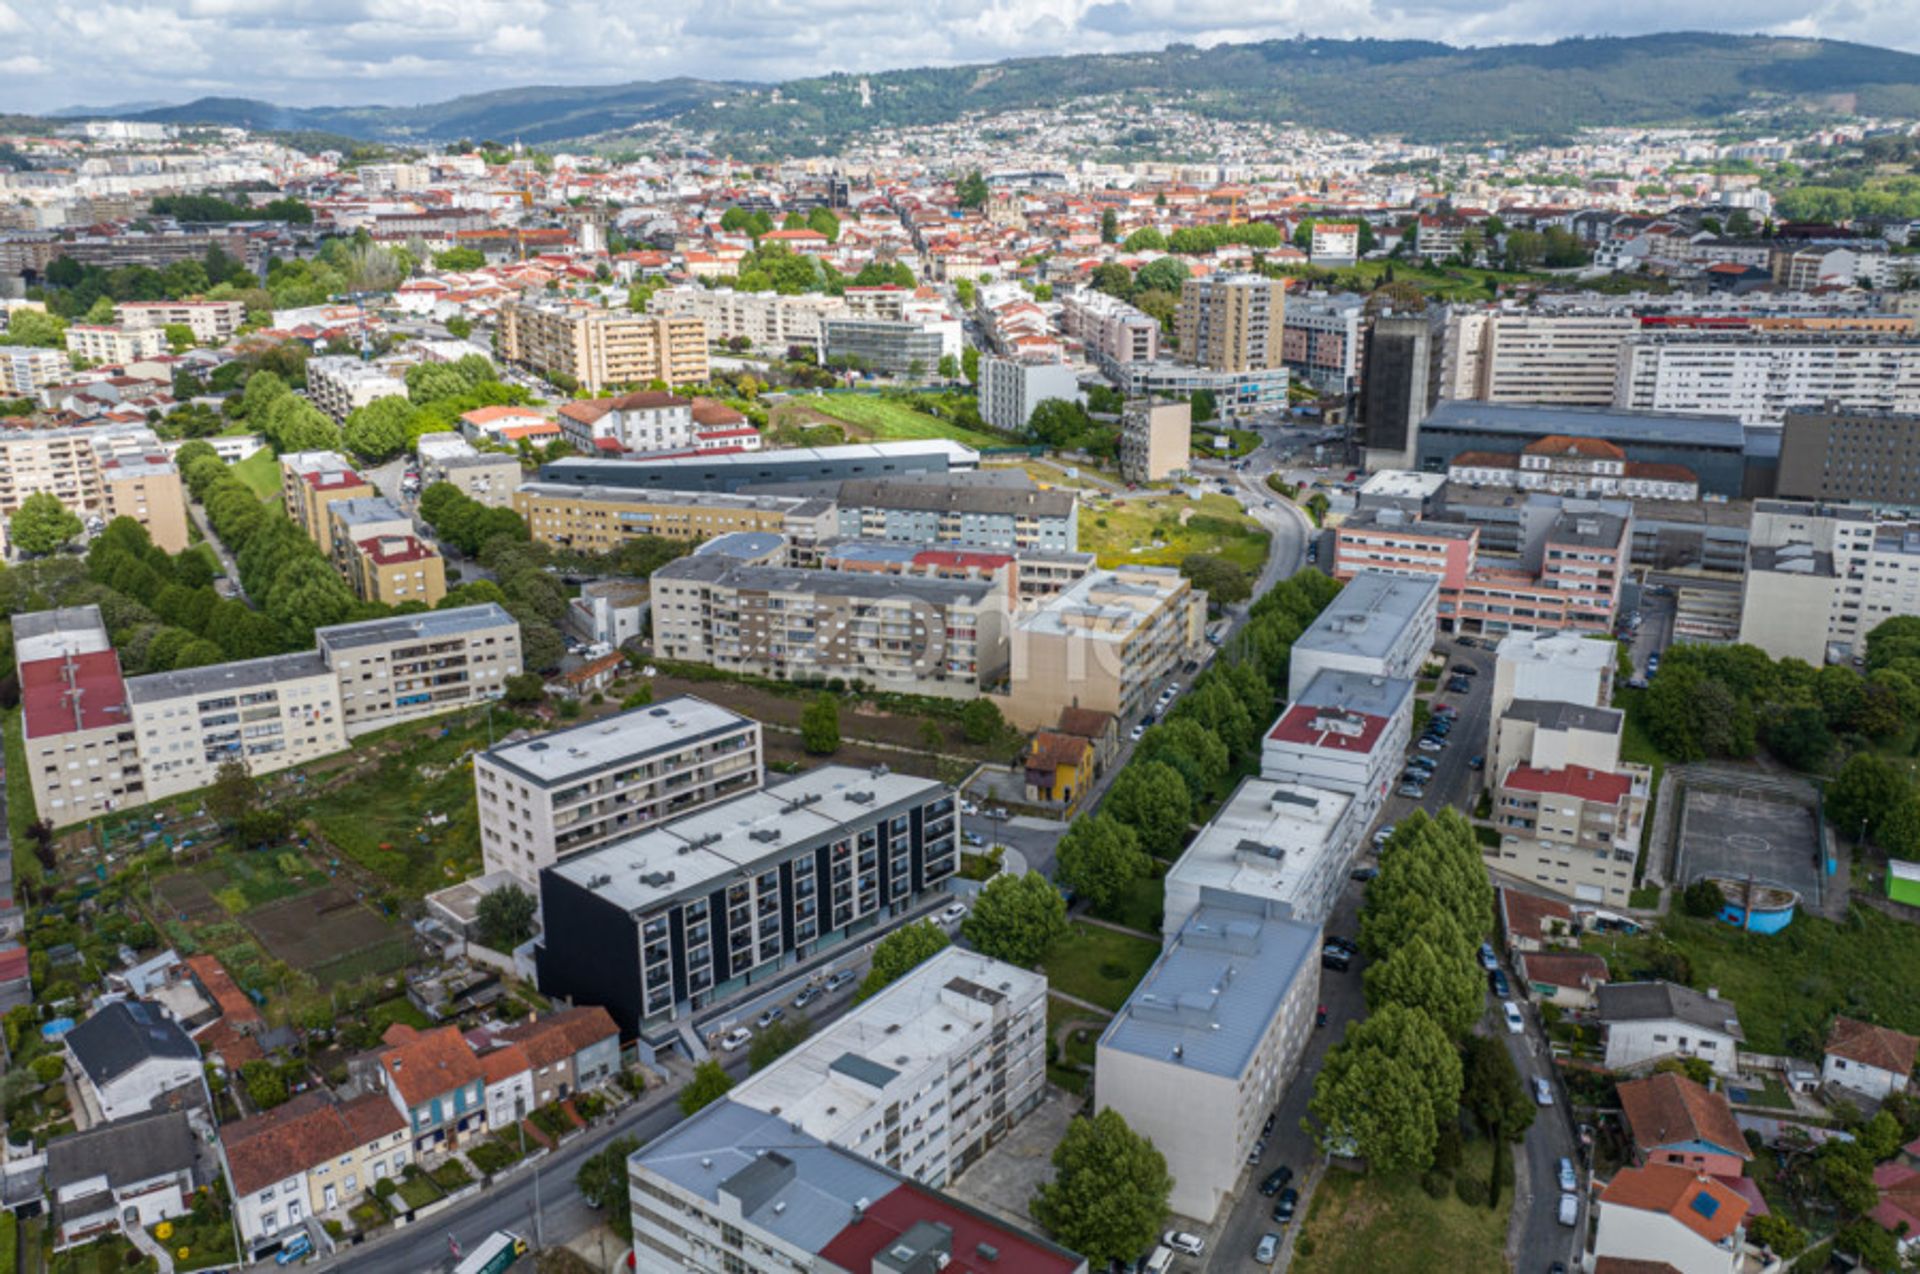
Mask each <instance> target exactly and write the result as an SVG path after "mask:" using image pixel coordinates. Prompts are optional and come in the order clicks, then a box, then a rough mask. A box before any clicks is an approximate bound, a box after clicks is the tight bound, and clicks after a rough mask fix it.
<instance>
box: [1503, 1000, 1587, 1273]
mask: <svg viewBox="0 0 1920 1274" xmlns="http://www.w3.org/2000/svg"><path fill="white" fill-rule="evenodd" d="M1508 976H1509V977H1512V970H1511V969H1509V970H1508ZM1521 1013H1522V1015H1523V1016H1524V1017H1525V1018H1526V1022H1527V1029H1526V1032H1525V1033H1524V1034H1521V1035H1515V1034H1512V1033H1511V1032H1509V1031H1508V1030H1507V1028H1506V1025H1505V1023H1504V1020H1502V1019H1496V1020H1495V1023H1494V1029H1495V1030H1497V1031H1499V1032H1501V1034H1502V1035H1503V1036H1504V1037H1505V1039H1506V1042H1507V1052H1508V1053H1509V1055H1511V1056H1512V1058H1513V1065H1514V1069H1516V1070H1518V1071H1519V1072H1520V1083H1521V1085H1522V1086H1523V1087H1525V1088H1526V1090H1527V1093H1528V1095H1529V1096H1532V1094H1533V1087H1534V1080H1535V1079H1536V1078H1544V1079H1546V1080H1547V1082H1548V1084H1550V1085H1551V1086H1552V1089H1553V1105H1552V1106H1550V1107H1539V1108H1536V1110H1535V1113H1534V1119H1533V1126H1532V1127H1531V1128H1529V1129H1527V1140H1526V1145H1525V1149H1524V1154H1523V1155H1522V1158H1523V1159H1524V1160H1525V1163H1524V1173H1522V1172H1520V1171H1516V1172H1515V1174H1514V1196H1513V1207H1514V1211H1515V1212H1516V1213H1517V1214H1518V1215H1519V1220H1518V1221H1517V1223H1516V1224H1517V1227H1518V1237H1519V1244H1518V1248H1519V1252H1518V1255H1519V1264H1518V1266H1517V1269H1518V1271H1519V1272H1520V1274H1535V1272H1538V1271H1544V1270H1545V1269H1546V1268H1547V1267H1548V1266H1549V1265H1551V1264H1552V1263H1553V1262H1554V1261H1564V1262H1566V1263H1567V1268H1568V1269H1572V1268H1573V1267H1574V1258H1575V1256H1576V1255H1577V1253H1576V1251H1575V1243H1576V1238H1577V1236H1579V1235H1580V1234H1582V1233H1584V1228H1583V1227H1582V1226H1580V1225H1574V1226H1571V1227H1569V1226H1564V1225H1561V1224H1560V1181H1559V1164H1560V1160H1562V1159H1571V1160H1573V1162H1574V1173H1575V1177H1576V1180H1577V1182H1578V1183H1579V1184H1580V1185H1582V1186H1584V1184H1585V1182H1586V1173H1585V1172H1584V1171H1583V1170H1582V1168H1581V1166H1580V1159H1579V1156H1577V1155H1576V1154H1575V1153H1574V1145H1575V1140H1574V1130H1573V1120H1572V1117H1571V1114H1570V1107H1569V1106H1568V1104H1567V1090H1566V1087H1565V1086H1564V1085H1563V1084H1561V1083H1560V1081H1559V1077H1558V1075H1557V1074H1556V1073H1555V1070H1554V1067H1553V1064H1552V1061H1551V1059H1550V1057H1549V1055H1548V1051H1547V1040H1546V1035H1545V1034H1544V1032H1542V1030H1541V1029H1540V1018H1539V1014H1538V1013H1536V1012H1535V1011H1534V1010H1533V1009H1532V1007H1530V1006H1528V1007H1523V1008H1522V1009H1521ZM1521 1166H1522V1165H1516V1168H1519V1167H1521ZM1581 1193H1582V1198H1583V1200H1584V1191H1582V1192H1581ZM1585 1210H1586V1205H1585V1203H1584V1201H1583V1202H1582V1204H1581V1211H1582V1212H1583V1213H1584V1212H1585Z"/></svg>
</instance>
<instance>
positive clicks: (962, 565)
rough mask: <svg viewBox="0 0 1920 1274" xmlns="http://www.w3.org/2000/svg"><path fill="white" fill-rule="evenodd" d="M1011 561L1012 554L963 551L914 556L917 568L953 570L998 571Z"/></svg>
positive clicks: (930, 551) (935, 552)
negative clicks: (931, 567)
mask: <svg viewBox="0 0 1920 1274" xmlns="http://www.w3.org/2000/svg"><path fill="white" fill-rule="evenodd" d="M1011 561H1013V555H1012V554H1010V553H968V552H966V551H964V550H961V549H925V550H923V551H921V552H919V553H915V554H914V555H913V564H914V565H915V566H944V567H947V568H949V569H951V570H975V571H997V570H999V569H1000V568H1001V567H1003V566H1005V565H1006V564H1007V563H1008V562H1011Z"/></svg>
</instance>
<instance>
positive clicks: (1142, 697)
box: [997, 566, 1207, 730]
mask: <svg viewBox="0 0 1920 1274" xmlns="http://www.w3.org/2000/svg"><path fill="white" fill-rule="evenodd" d="M1206 622H1207V595H1206V594H1205V593H1203V592H1199V591H1197V590H1196V589H1195V588H1194V587H1193V586H1192V585H1191V584H1190V583H1189V582H1188V581H1187V580H1186V579H1185V578H1183V577H1182V576H1181V575H1180V573H1179V572H1178V571H1177V570H1175V569H1173V568H1172V567H1167V566H1123V567H1119V568H1117V569H1115V570H1110V571H1109V570H1096V571H1094V572H1092V573H1090V574H1088V575H1087V576H1086V577H1085V578H1083V579H1081V580H1080V581H1079V582H1078V583H1076V584H1074V585H1073V586H1072V587H1071V588H1069V589H1067V590H1066V591H1065V592H1062V593H1060V594H1058V595H1057V596H1054V597H1051V598H1049V599H1047V600H1046V601H1045V602H1044V603H1043V604H1042V605H1040V606H1039V607H1038V608H1037V609H1033V610H1029V611H1026V612H1024V613H1023V614H1021V615H1020V616H1019V618H1018V620H1017V621H1016V625H1015V629H1014V634H1013V649H1012V670H1011V679H1010V683H1009V688H1008V691H1007V694H1006V695H1005V697H1004V698H1003V699H998V700H997V701H998V702H999V703H1000V710H1001V711H1002V712H1003V713H1005V714H1006V715H1007V718H1008V719H1009V720H1011V721H1013V722H1014V723H1015V724H1016V725H1018V726H1019V727H1020V728H1021V729H1023V730H1033V729H1041V728H1050V727H1051V726H1052V725H1053V724H1054V722H1056V721H1058V720H1059V718H1060V712H1061V710H1062V709H1064V708H1086V709H1090V710H1092V711H1095V712H1106V713H1111V714H1112V715H1113V716H1115V717H1116V718H1120V719H1122V720H1134V719H1136V718H1138V717H1139V716H1140V715H1142V714H1143V713H1144V712H1145V711H1146V709H1147V707H1148V704H1149V703H1150V701H1151V697H1152V695H1153V693H1154V691H1155V689H1156V688H1157V687H1158V685H1159V683H1160V681H1161V680H1162V679H1163V678H1164V677H1166V676H1168V675H1169V674H1170V673H1172V672H1173V670H1174V669H1175V668H1177V667H1179V666H1180V664H1181V663H1182V662H1184V661H1185V660H1186V659H1188V658H1190V657H1191V656H1192V654H1193V652H1194V651H1195V650H1197V649H1199V647H1200V644H1201V642H1202V641H1203V640H1205V632H1206Z"/></svg>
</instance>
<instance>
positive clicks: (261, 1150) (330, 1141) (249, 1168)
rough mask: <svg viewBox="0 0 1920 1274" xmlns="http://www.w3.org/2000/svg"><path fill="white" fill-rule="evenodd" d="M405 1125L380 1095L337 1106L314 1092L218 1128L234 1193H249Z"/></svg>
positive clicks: (329, 1099)
mask: <svg viewBox="0 0 1920 1274" xmlns="http://www.w3.org/2000/svg"><path fill="white" fill-rule="evenodd" d="M406 1126H407V1121H406V1119H405V1117H404V1116H402V1115H401V1114H400V1112H399V1111H398V1110H395V1109H394V1107H393V1103H392V1102H390V1101H388V1100H387V1099H386V1095H385V1094H383V1093H367V1094H365V1095H364V1096H361V1097H357V1098H355V1099H354V1100H353V1101H351V1102H347V1103H346V1104H344V1105H341V1104H339V1103H336V1102H335V1101H334V1100H333V1098H332V1097H331V1096H329V1095H328V1094H327V1093H325V1092H322V1091H319V1090H315V1091H313V1092H306V1093H301V1094H300V1095H299V1096H297V1097H295V1098H294V1099H293V1100H292V1101H290V1102H287V1103H286V1104H285V1105H283V1106H279V1107H276V1108H275V1109H273V1110H270V1111H267V1112H266V1113H265V1114H262V1115H255V1116H254V1117H253V1118H251V1119H242V1120H239V1121H238V1122H235V1123H231V1124H226V1125H224V1126H222V1127H221V1129H220V1145H221V1148H222V1149H224V1150H225V1151H226V1157H227V1168H228V1170H229V1171H230V1172H231V1174H232V1178H233V1190H234V1193H236V1194H240V1195H247V1194H252V1193H253V1192H254V1191H256V1190H260V1189H263V1188H265V1187H266V1186H270V1185H272V1184H273V1183H275V1182H276V1181H282V1180H285V1179H286V1178H287V1177H291V1176H295V1175H297V1174H299V1173H302V1172H305V1171H307V1170H308V1169H309V1168H317V1167H319V1166H320V1165H321V1164H323V1163H326V1162H328V1161H330V1160H332V1159H336V1158H339V1157H340V1156H342V1155H345V1154H348V1153H350V1152H352V1151H354V1150H357V1149H359V1148H360V1147H362V1146H368V1145H372V1144H373V1143H374V1142H376V1141H379V1140H381V1139H382V1138H385V1137H389V1136H392V1135H393V1134H394V1133H396V1132H400V1131H403V1130H404V1129H405V1128H406Z"/></svg>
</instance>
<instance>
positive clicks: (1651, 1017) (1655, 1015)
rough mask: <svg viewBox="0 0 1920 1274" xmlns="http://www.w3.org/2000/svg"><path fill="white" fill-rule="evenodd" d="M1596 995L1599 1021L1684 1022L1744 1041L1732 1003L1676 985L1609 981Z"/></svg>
mask: <svg viewBox="0 0 1920 1274" xmlns="http://www.w3.org/2000/svg"><path fill="white" fill-rule="evenodd" d="M1598 994H1599V1000H1600V1020H1601V1021H1602V1022H1667V1021H1674V1022H1686V1023H1688V1024H1689V1025H1692V1026H1701V1027H1705V1028H1707V1029H1708V1030H1713V1031H1720V1032H1722V1033H1724V1034H1727V1035H1731V1036H1732V1037H1733V1038H1734V1039H1737V1040H1744V1039H1745V1038H1746V1034H1745V1033H1744V1032H1743V1031H1741V1029H1740V1013H1739V1010H1738V1009H1736V1008H1734V1006H1733V1001H1731V1000H1723V999H1720V998H1719V997H1717V996H1712V995H1708V994H1706V993H1705V992H1704V991H1696V990H1694V989H1693V988H1692V987H1687V986H1681V985H1680V984H1679V983H1677V982H1611V983H1608V984H1607V985H1605V986H1602V987H1601V988H1600V990H1599V993H1598Z"/></svg>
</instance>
